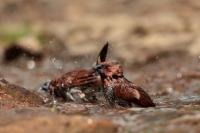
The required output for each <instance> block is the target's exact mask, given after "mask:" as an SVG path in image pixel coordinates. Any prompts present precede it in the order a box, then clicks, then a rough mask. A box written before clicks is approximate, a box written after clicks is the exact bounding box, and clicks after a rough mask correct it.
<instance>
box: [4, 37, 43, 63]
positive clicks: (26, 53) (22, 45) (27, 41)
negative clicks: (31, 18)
mask: <svg viewBox="0 0 200 133" xmlns="http://www.w3.org/2000/svg"><path fill="white" fill-rule="evenodd" d="M20 57H26V58H29V59H31V60H41V59H42V57H43V53H42V48H41V46H40V44H39V42H38V40H37V39H35V38H34V37H26V38H22V39H20V40H18V41H17V42H14V43H13V44H10V46H9V47H7V48H6V50H5V51H4V59H3V60H4V61H5V62H10V61H13V60H16V59H18V58H20Z"/></svg>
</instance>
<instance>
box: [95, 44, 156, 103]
mask: <svg viewBox="0 0 200 133" xmlns="http://www.w3.org/2000/svg"><path fill="white" fill-rule="evenodd" d="M108 46H109V43H107V44H105V45H104V47H103V48H102V51H101V52H100V54H99V56H98V60H97V63H96V66H95V67H94V69H95V70H96V71H97V73H99V75H100V77H101V81H102V86H103V89H104V95H105V98H106V99H107V101H108V102H109V103H110V104H111V105H115V104H118V105H121V106H132V105H133V104H135V105H138V106H140V107H155V106H156V105H155V103H154V102H153V100H152V99H151V97H150V96H149V95H148V94H147V93H146V92H145V91H144V90H143V89H142V88H141V87H140V86H137V85H135V84H134V83H132V82H130V81H129V80H128V79H127V78H126V77H125V76H124V74H123V68H122V66H121V64H120V63H119V62H117V61H114V60H111V61H107V60H106V56H107V51H108Z"/></svg>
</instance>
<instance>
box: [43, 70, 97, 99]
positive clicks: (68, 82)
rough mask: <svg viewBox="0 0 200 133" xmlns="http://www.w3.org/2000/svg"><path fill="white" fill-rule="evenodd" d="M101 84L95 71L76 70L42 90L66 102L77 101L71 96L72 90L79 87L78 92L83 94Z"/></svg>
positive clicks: (49, 82)
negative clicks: (84, 90) (88, 88)
mask: <svg viewBox="0 0 200 133" xmlns="http://www.w3.org/2000/svg"><path fill="white" fill-rule="evenodd" d="M99 84H101V80H100V77H99V76H98V75H97V73H96V72H95V71H94V70H93V69H75V70H72V71H69V72H67V73H65V74H63V75H61V76H59V77H57V78H54V79H52V80H51V81H48V82H45V83H44V85H43V86H42V90H44V91H47V92H49V94H50V95H52V96H55V97H58V98H62V100H64V101H75V100H76V99H75V98H74V97H73V96H72V94H71V89H72V88H75V87H79V89H78V90H77V92H78V93H81V91H83V89H84V88H86V87H90V86H91V87H92V86H98V85H99Z"/></svg>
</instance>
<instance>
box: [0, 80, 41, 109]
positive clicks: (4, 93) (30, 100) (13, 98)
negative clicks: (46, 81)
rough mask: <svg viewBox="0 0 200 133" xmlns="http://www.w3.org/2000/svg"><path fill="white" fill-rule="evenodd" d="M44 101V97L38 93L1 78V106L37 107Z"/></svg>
mask: <svg viewBox="0 0 200 133" xmlns="http://www.w3.org/2000/svg"><path fill="white" fill-rule="evenodd" d="M42 103H43V100H42V98H41V97H40V96H38V95H37V94H35V93H33V92H30V91H28V90H26V89H25V88H22V87H19V86H16V85H14V84H10V83H9V82H7V81H6V80H5V79H1V80H0V108H3V109H11V108H14V107H20V106H22V107H24V106H25V107H35V106H40V105H42Z"/></svg>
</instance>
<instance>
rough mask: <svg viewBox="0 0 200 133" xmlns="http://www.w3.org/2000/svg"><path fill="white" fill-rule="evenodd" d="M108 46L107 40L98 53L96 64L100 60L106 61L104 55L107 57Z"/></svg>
mask: <svg viewBox="0 0 200 133" xmlns="http://www.w3.org/2000/svg"><path fill="white" fill-rule="evenodd" d="M108 46H109V43H108V42H107V43H106V44H105V45H104V46H103V48H102V49H101V51H100V53H99V55H98V58H97V62H96V65H98V64H99V63H101V62H104V61H106V57H107V53H108Z"/></svg>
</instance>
